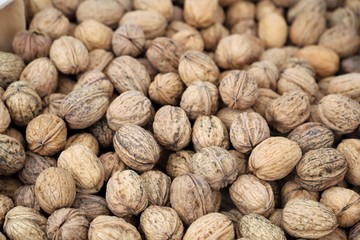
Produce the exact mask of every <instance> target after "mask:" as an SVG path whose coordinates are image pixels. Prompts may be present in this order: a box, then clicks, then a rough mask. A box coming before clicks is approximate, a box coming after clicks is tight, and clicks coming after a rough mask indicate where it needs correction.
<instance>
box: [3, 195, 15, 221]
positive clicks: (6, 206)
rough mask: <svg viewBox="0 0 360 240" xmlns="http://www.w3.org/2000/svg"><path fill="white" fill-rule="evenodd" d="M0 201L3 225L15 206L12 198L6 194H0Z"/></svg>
mask: <svg viewBox="0 0 360 240" xmlns="http://www.w3.org/2000/svg"><path fill="white" fill-rule="evenodd" d="M0 203H1V204H0V205H1V207H0V225H2V224H3V223H4V220H5V215H6V214H7V212H8V211H10V210H11V209H12V208H14V202H13V201H12V200H11V198H9V197H7V196H5V195H0Z"/></svg>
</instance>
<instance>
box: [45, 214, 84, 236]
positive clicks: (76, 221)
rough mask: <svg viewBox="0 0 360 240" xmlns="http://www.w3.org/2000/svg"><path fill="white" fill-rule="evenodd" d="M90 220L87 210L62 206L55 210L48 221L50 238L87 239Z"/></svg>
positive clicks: (47, 230) (47, 231) (47, 228)
mask: <svg viewBox="0 0 360 240" xmlns="http://www.w3.org/2000/svg"><path fill="white" fill-rule="evenodd" d="M89 225H90V223H89V221H88V220H87V218H86V215H85V212H83V211H82V210H79V209H74V208H61V209H59V210H56V211H55V212H53V213H52V214H51V215H50V217H49V218H48V220H47V223H46V234H47V237H48V238H49V239H53V240H60V239H78V240H87V239H88V236H87V233H88V228H89Z"/></svg>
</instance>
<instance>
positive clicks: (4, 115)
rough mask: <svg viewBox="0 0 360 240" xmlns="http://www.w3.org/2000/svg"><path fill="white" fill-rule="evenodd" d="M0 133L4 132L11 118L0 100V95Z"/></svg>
mask: <svg viewBox="0 0 360 240" xmlns="http://www.w3.org/2000/svg"><path fill="white" fill-rule="evenodd" d="M0 115H1V118H0V133H2V132H5V131H6V129H7V128H8V127H9V126H10V123H11V118H10V113H9V110H8V109H7V108H6V106H5V104H4V103H3V101H2V100H1V96H0Z"/></svg>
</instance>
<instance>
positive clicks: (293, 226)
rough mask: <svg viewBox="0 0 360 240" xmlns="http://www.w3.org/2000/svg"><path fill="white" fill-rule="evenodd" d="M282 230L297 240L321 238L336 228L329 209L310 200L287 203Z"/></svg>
mask: <svg viewBox="0 0 360 240" xmlns="http://www.w3.org/2000/svg"><path fill="white" fill-rule="evenodd" d="M281 224H282V227H283V229H284V230H285V231H286V232H287V233H289V234H290V235H291V236H293V237H297V238H310V239H317V238H321V237H323V236H325V235H327V234H329V233H331V232H332V231H334V230H335V228H336V227H337V221H336V216H335V213H334V212H333V211H332V210H331V208H329V207H327V206H325V205H323V204H321V203H319V202H315V201H312V200H302V199H294V200H291V201H290V202H288V203H287V204H286V205H285V207H284V209H283V215H282V221H281Z"/></svg>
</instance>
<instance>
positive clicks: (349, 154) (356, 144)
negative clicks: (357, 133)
mask: <svg viewBox="0 0 360 240" xmlns="http://www.w3.org/2000/svg"><path fill="white" fill-rule="evenodd" d="M337 150H338V151H339V152H340V153H341V154H342V155H343V156H344V158H345V159H346V162H347V164H348V169H347V171H346V175H345V177H346V181H348V182H349V183H351V184H353V185H355V186H360V170H359V169H360V165H359V164H358V156H359V154H360V140H359V139H355V138H350V139H344V140H342V142H341V143H340V144H339V145H338V147H337Z"/></svg>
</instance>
